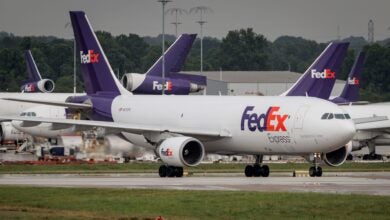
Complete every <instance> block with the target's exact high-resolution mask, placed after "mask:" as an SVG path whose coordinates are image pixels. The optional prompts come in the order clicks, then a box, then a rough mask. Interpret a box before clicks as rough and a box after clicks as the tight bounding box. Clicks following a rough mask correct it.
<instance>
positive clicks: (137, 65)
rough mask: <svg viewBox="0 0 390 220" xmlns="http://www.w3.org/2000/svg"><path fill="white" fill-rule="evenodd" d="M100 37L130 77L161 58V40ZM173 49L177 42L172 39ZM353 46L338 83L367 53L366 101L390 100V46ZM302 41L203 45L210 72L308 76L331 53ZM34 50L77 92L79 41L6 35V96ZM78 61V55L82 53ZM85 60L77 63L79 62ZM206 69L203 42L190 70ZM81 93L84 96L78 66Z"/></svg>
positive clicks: (63, 87) (247, 33) (1, 79)
mask: <svg viewBox="0 0 390 220" xmlns="http://www.w3.org/2000/svg"><path fill="white" fill-rule="evenodd" d="M96 35H97V37H98V39H99V41H100V42H101V44H102V47H103V49H104V51H105V53H106V55H107V57H108V59H109V61H110V63H111V65H112V68H113V70H114V71H115V72H116V73H118V75H120V76H121V75H122V74H124V73H129V72H136V73H144V72H146V71H147V70H148V68H149V67H150V66H151V65H152V64H153V63H154V62H155V61H156V60H157V59H158V57H159V56H160V55H161V46H160V45H159V43H158V42H161V41H160V39H161V36H157V37H140V36H139V35H137V34H127V35H124V34H122V35H119V36H113V35H112V34H111V33H109V32H105V31H97V32H96ZM166 39H167V44H168V46H169V45H170V44H171V43H172V42H173V40H174V39H175V38H174V36H168V37H166ZM345 40H346V41H351V46H350V49H349V51H348V54H347V57H346V59H345V60H344V63H343V66H342V69H341V71H340V73H339V74H338V78H339V79H342V80H345V79H346V78H347V75H348V73H349V71H350V68H351V66H352V64H353V61H354V59H355V55H356V54H357V53H358V52H359V51H360V50H364V51H366V53H367V55H366V62H365V66H364V70H363V71H364V72H363V78H362V80H361V81H360V82H361V100H369V101H387V100H390V94H388V91H389V90H390V74H389V71H390V59H389V58H390V44H389V43H388V41H382V42H378V43H376V44H372V45H368V44H367V42H366V41H365V40H364V39H363V38H349V39H345ZM326 45H327V44H325V43H317V42H315V41H312V40H307V39H303V38H301V37H292V36H281V37H279V38H277V39H276V40H274V41H273V42H271V41H269V40H267V39H266V38H265V37H264V36H263V35H262V34H258V33H255V32H254V31H253V29H251V28H247V29H240V30H233V31H229V32H228V34H227V35H226V36H225V37H224V38H222V40H219V39H216V38H211V37H205V38H204V39H203V54H204V56H203V57H204V60H203V66H204V67H203V68H204V70H205V71H219V70H223V71H234V70H242V71H251V70H286V71H287V70H290V71H294V72H299V73H303V72H304V71H305V70H306V68H307V67H308V66H309V65H310V64H311V63H312V62H313V61H314V59H315V58H316V57H317V56H318V55H319V54H320V53H321V51H322V50H323V49H324V48H325V47H326ZM26 49H30V50H31V51H32V54H33V56H34V58H35V61H36V63H37V66H38V68H39V70H40V72H41V75H42V77H44V78H50V79H52V80H54V81H55V82H56V90H55V91H56V92H72V91H73V40H69V39H61V38H57V37H52V36H37V37H36V36H23V37H21V36H14V35H13V34H10V33H6V32H0V90H1V91H9V92H17V91H19V87H20V82H21V81H22V80H24V79H25V78H26V77H27V74H26V70H25V61H24V50H26ZM76 54H77V56H78V53H76ZM78 60H79V58H78V57H77V61H78ZM199 69H200V41H199V39H197V40H196V41H195V43H194V45H193V47H192V49H191V51H190V54H189V56H188V58H187V61H186V63H185V66H184V70H186V71H198V70H199ZM77 73H78V74H77V78H78V79H77V82H78V86H77V87H78V88H79V89H78V90H79V92H81V91H82V85H81V75H80V70H79V65H78V64H77Z"/></svg>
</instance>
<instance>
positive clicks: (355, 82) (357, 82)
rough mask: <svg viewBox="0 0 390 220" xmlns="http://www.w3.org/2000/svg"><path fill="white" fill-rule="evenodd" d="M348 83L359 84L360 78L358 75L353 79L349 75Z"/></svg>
mask: <svg viewBox="0 0 390 220" xmlns="http://www.w3.org/2000/svg"><path fill="white" fill-rule="evenodd" d="M348 84H349V85H359V79H357V78H356V77H353V78H352V79H351V78H349V77H348Z"/></svg>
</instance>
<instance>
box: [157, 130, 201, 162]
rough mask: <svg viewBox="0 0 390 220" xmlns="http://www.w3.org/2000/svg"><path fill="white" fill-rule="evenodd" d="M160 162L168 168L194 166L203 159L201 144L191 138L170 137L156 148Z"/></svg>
mask: <svg viewBox="0 0 390 220" xmlns="http://www.w3.org/2000/svg"><path fill="white" fill-rule="evenodd" d="M157 150H158V155H159V156H160V158H161V160H162V161H163V162H164V163H166V164H167V165H170V166H176V167H183V166H196V165H198V164H199V163H200V162H202V160H203V157H204V154H205V153H204V146H203V144H202V143H201V142H200V141H199V140H197V139H195V138H192V137H185V136H183V137H172V138H168V139H166V140H164V141H163V142H162V143H161V144H160V146H159V147H158V148H157Z"/></svg>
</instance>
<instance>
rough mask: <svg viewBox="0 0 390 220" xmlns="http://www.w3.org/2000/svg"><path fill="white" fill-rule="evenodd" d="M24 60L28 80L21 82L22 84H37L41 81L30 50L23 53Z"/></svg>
mask: <svg viewBox="0 0 390 220" xmlns="http://www.w3.org/2000/svg"><path fill="white" fill-rule="evenodd" d="M24 58H25V60H26V69H27V74H28V79H27V80H24V81H23V84H25V83H29V82H37V81H39V80H41V79H42V77H41V74H40V73H39V70H38V67H37V65H36V64H35V60H34V58H33V56H32V54H31V51H30V50H26V51H25V53H24Z"/></svg>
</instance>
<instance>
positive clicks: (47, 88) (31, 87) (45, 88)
mask: <svg viewBox="0 0 390 220" xmlns="http://www.w3.org/2000/svg"><path fill="white" fill-rule="evenodd" d="M20 89H21V91H22V92H43V93H50V92H53V91H54V82H53V80H50V79H42V80H39V81H37V82H29V83H26V84H24V85H22V87H21V88H20Z"/></svg>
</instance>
